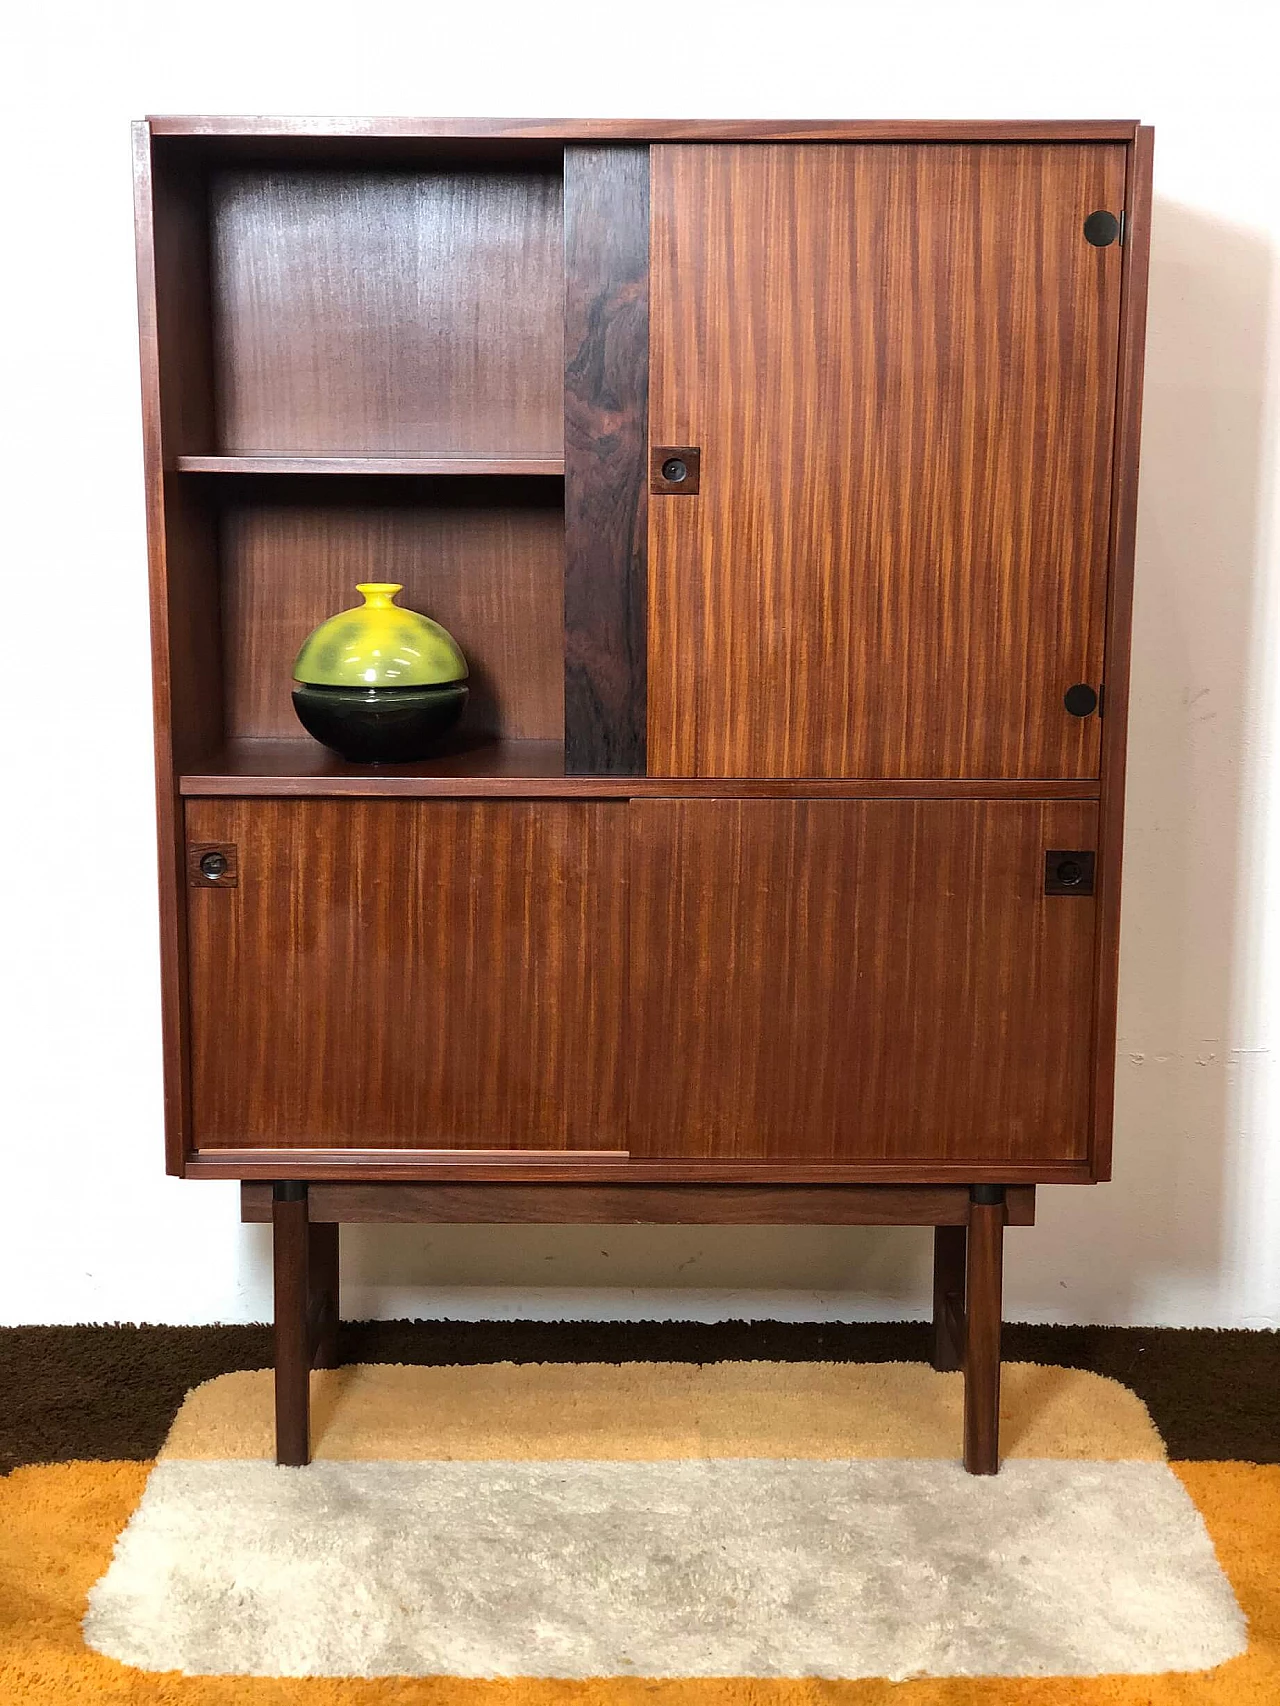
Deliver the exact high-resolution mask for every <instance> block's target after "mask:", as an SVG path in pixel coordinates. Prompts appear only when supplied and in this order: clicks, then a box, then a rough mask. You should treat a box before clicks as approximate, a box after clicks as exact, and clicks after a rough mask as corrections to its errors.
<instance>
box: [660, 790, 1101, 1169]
mask: <svg viewBox="0 0 1280 1706" xmlns="http://www.w3.org/2000/svg"><path fill="white" fill-rule="evenodd" d="M630 811H631V839H632V847H631V905H630V920H631V984H630V989H631V1015H630V1026H629V1030H630V1054H631V1058H632V1062H633V1079H632V1098H631V1121H630V1129H631V1143H630V1145H629V1147H630V1149H631V1153H632V1156H633V1157H635V1158H642V1157H643V1158H649V1159H654V1160H658V1159H666V1158H687V1157H696V1156H701V1157H708V1158H710V1157H715V1158H720V1159H729V1158H735V1159H749V1158H758V1159H770V1160H779V1161H781V1160H784V1159H791V1160H794V1161H800V1160H831V1161H847V1162H852V1161H855V1160H865V1161H873V1160H879V1161H885V1162H892V1161H913V1160H918V1161H921V1162H925V1161H932V1163H933V1164H934V1165H937V1164H938V1163H942V1162H965V1163H973V1162H984V1163H990V1164H992V1165H997V1164H1002V1163H1003V1164H1012V1163H1037V1164H1038V1163H1045V1162H1056V1163H1063V1162H1068V1163H1069V1162H1073V1161H1081V1160H1083V1159H1085V1158H1087V1155H1088V1145H1089V1116H1090V1095H1089V1093H1090V1084H1091V1078H1090V1072H1091V1064H1092V1049H1093V1034H1092V1001H1093V991H1092V970H1093V933H1094V903H1093V901H1092V900H1091V899H1088V898H1085V897H1081V896H1072V897H1070V898H1067V897H1046V896H1045V895H1044V894H1043V892H1042V888H1043V880H1044V852H1045V849H1046V848H1048V847H1079V848H1088V847H1091V846H1092V845H1093V841H1094V834H1095V826H1096V821H1097V808H1096V806H1093V805H1090V804H1086V803H1083V802H1081V803H1067V802H1062V803H1055V804H1034V803H1030V802H1027V803H1022V802H1003V801H1001V802H996V803H992V802H986V801H955V802H944V801H890V800H882V801H840V802H837V801H780V800H779V801H774V800H754V801H729V800H722V801H705V800H704V801H689V802H686V801H659V800H653V801H640V802H637V803H635V804H633V805H632V806H631V808H630Z"/></svg>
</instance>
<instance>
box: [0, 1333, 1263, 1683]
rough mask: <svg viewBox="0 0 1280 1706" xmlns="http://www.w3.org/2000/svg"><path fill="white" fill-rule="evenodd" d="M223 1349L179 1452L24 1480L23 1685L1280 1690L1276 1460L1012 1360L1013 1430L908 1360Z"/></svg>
mask: <svg viewBox="0 0 1280 1706" xmlns="http://www.w3.org/2000/svg"><path fill="white" fill-rule="evenodd" d="M313 1401H314V1423H313V1432H314V1438H315V1448H316V1462H315V1463H314V1464H313V1465H312V1466H311V1467H310V1468H309V1469H303V1470H294V1469H278V1468H277V1467H276V1466H275V1465H274V1464H272V1463H271V1462H270V1461H269V1453H270V1438H271V1431H270V1425H271V1382H270V1376H269V1374H268V1373H267V1372H266V1371H265V1370H263V1371H253V1372H239V1373H232V1374H227V1375H222V1376H219V1377H217V1378H215V1379H213V1380H211V1381H209V1382H206V1383H205V1384H203V1385H200V1386H198V1387H197V1388H195V1390H193V1391H192V1392H191V1393H190V1394H189V1396H188V1397H187V1399H186V1401H185V1402H184V1403H183V1405H182V1407H181V1409H180V1410H179V1412H178V1414H177V1417H176V1418H175V1420H174V1422H173V1425H172V1427H171V1429H170V1431H169V1435H168V1438H167V1439H166V1441H165V1443H164V1445H163V1447H162V1449H161V1451H160V1453H159V1457H158V1459H157V1461H156V1462H155V1463H154V1464H151V1465H147V1464H125V1463H99V1464H86V1463H68V1464H57V1465H47V1466H30V1467H24V1468H20V1469H18V1470H16V1471H15V1472H14V1473H13V1474H11V1475H10V1476H9V1477H8V1478H7V1479H6V1480H4V1481H0V1500H2V1501H3V1502H2V1508H0V1525H2V1530H3V1533H4V1535H5V1543H6V1545H5V1563H4V1565H3V1568H4V1572H5V1577H6V1578H7V1579H6V1580H5V1581H4V1582H3V1597H2V1599H0V1605H2V1607H3V1610H2V1612H0V1700H2V1701H3V1702H4V1703H5V1706H8V1703H9V1702H13V1703H14V1706H27V1702H36V1701H39V1702H51V1703H57V1702H59V1701H68V1702H71V1701H77V1702H78V1701H81V1700H84V1701H88V1700H102V1701H118V1702H128V1703H130V1706H134V1703H136V1706H143V1703H150V1702H155V1703H163V1706H169V1703H173V1706H178V1703H183V1706H187V1703H190V1706H206V1703H209V1706H241V1703H242V1702H262V1703H263V1706H266V1703H270V1706H277V1703H283V1702H285V1701H288V1702H291V1703H292V1702H300V1703H304V1706H306V1703H311V1702H314V1703H315V1706H390V1703H392V1702H394V1703H395V1706H401V1703H402V1702H405V1703H407V1702H410V1701H412V1702H414V1703H426V1706H588V1703H595V1702H602V1703H603V1702H606V1701H607V1702H618V1703H619V1706H638V1703H639V1702H641V1701H643V1702H645V1703H646V1706H676V1703H677V1702H679V1703H680V1706H728V1703H729V1702H731V1701H732V1702H734V1703H742V1706H766V1703H767V1706H801V1703H803V1706H811V1703H812V1706H817V1703H819V1702H821V1703H822V1706H846V1703H847V1706H862V1703H864V1702H865V1703H870V1702H877V1703H879V1702H885V1701H888V1700H893V1701H895V1702H896V1701H902V1702H904V1703H905V1706H917V1703H919V1706H925V1703H928V1706H935V1703H937V1706H942V1703H944V1702H945V1703H946V1706H969V1703H970V1702H973V1703H975V1706H976V1703H979V1702H981V1703H983V1706H986V1703H995V1702H1001V1703H1005V1702H1008V1703H1010V1706H1015V1703H1016V1706H1059V1703H1062V1706H1065V1703H1069V1702H1070V1703H1075V1702H1079V1703H1081V1706H1095V1703H1096V1706H1101V1703H1103V1702H1107V1703H1116V1706H1119V1703H1121V1702H1123V1703H1126V1706H1130V1703H1132V1706H1138V1703H1139V1702H1141V1703H1142V1706H1191V1703H1198V1702H1202V1701H1203V1702H1213V1703H1222V1706H1236V1703H1237V1702H1250V1703H1252V1702H1257V1703H1259V1706H1261V1703H1263V1702H1267V1703H1268V1706H1274V1703H1275V1702H1280V1570H1278V1569H1277V1566H1278V1565H1280V1468H1277V1467H1275V1466H1256V1465H1247V1464H1239V1463H1185V1462H1184V1463H1177V1464H1172V1465H1171V1464H1170V1463H1169V1462H1168V1461H1167V1460H1166V1457H1165V1451H1164V1447H1163V1443H1162V1441H1161V1438H1160V1435H1159V1433H1158V1432H1157V1430H1156V1428H1155V1426H1154V1425H1153V1422H1152V1420H1151V1417H1150V1414H1149V1413H1148V1411H1147V1409H1146V1406H1145V1405H1144V1404H1143V1403H1142V1402H1141V1400H1140V1399H1138V1398H1137V1397H1136V1396H1135V1394H1134V1393H1133V1392H1131V1391H1130V1390H1128V1389H1127V1388H1125V1387H1123V1386H1121V1385H1120V1384H1118V1383H1117V1382H1116V1381H1114V1380H1109V1379H1106V1378H1104V1377H1102V1376H1099V1375H1096V1374H1091V1373H1087V1372H1083V1371H1080V1370H1070V1369H1057V1368H1045V1367H1037V1366H1035V1365H1031V1364H1014V1365H1011V1366H1008V1367H1007V1368H1006V1380H1005V1405H1004V1408H1005V1415H1004V1422H1003V1425H1004V1434H1005V1447H1006V1461H1005V1465H1004V1467H1003V1469H1002V1471H1001V1473H1000V1475H999V1476H998V1477H995V1478H993V1479H981V1480H979V1479H973V1478H970V1477H968V1476H965V1475H964V1474H963V1472H962V1471H961V1470H960V1468H959V1466H958V1464H957V1463H956V1462H955V1456H954V1454H955V1451H956V1446H957V1442H958V1439H959V1429H960V1378H959V1376H956V1375H939V1374H935V1373H934V1372H933V1371H932V1370H930V1369H928V1368H927V1367H925V1366H924V1365H922V1364H915V1363H879V1364H856V1363H794V1362H793V1363H778V1362H756V1363H746V1362H737V1363H714V1364H707V1365H704V1366H698V1365H694V1364H687V1363H685V1364H681V1363H648V1364H645V1363H623V1364H606V1363H561V1364H512V1363H500V1364H489V1365H484V1364H481V1365H473V1366H455V1367H421V1366H420V1367H403V1366H357V1367H350V1368H343V1369H338V1370H334V1371H331V1372H326V1373H322V1374H317V1375H315V1376H314V1377H313Z"/></svg>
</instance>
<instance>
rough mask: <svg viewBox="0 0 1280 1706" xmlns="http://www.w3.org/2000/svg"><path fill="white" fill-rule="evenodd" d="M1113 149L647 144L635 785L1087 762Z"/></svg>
mask: <svg viewBox="0 0 1280 1706" xmlns="http://www.w3.org/2000/svg"><path fill="white" fill-rule="evenodd" d="M1125 156H1126V149H1125V147H1124V146H1123V145H1121V144H1104V143H1098V144H1075V143H1062V144H1054V145H1052V146H1050V145H1043V144H1041V145H1025V144H1017V143H1007V144H1002V145H998V146H997V145H991V144H979V143H972V144H942V143H935V144H929V145H920V144H891V143H876V144H854V145H846V146H840V145H832V144H826V143H817V144H805V145H800V146H795V145H781V146H779V145H772V144H755V145H746V146H744V145H732V144H730V145H718V144H711V145H696V144H695V145H682V144H672V145H666V144H663V145H659V146H656V147H655V148H654V150H653V179H652V202H653V206H652V221H651V242H652V249H653V265H652V282H651V290H652V330H651V359H652V376H651V382H652V398H651V438H652V439H653V440H654V442H657V443H670V444H697V445H700V446H701V447H702V453H703V454H702V490H701V495H700V496H699V497H697V498H677V499H672V498H653V499H652V500H651V502H650V510H649V513H650V528H649V543H650V562H649V585H650V591H649V658H650V673H649V756H650V767H651V769H652V770H653V771H654V772H655V773H656V774H668V775H673V776H692V775H704V776H735V775H757V776H765V775H767V776H803V775H810V776H841V775H844V776H861V777H867V778H878V777H901V778H910V777H939V778H963V777H979V776H985V777H1015V776H1038V777H1055V778H1056V777H1078V776H1093V775H1096V774H1097V769H1098V756H1099V733H1098V723H1097V719H1096V718H1092V719H1078V718H1073V717H1071V716H1070V715H1068V714H1067V713H1066V711H1065V710H1064V707H1063V704H1062V695H1063V692H1064V690H1065V689H1066V688H1067V687H1068V686H1070V685H1071V684H1072V683H1074V682H1077V681H1087V682H1092V683H1095V684H1096V683H1097V682H1098V681H1099V680H1100V677H1101V669H1102V656H1103V628H1104V616H1105V602H1106V578H1107V550H1108V536H1109V523H1110V503H1111V492H1110V471H1111V451H1112V423H1113V418H1114V399H1115V379H1116V350H1117V333H1118V324H1119V321H1118V315H1119V296H1120V265H1121V262H1120V253H1119V250H1118V248H1116V247H1112V248H1109V249H1097V248H1093V247H1092V246H1091V245H1090V244H1089V243H1087V242H1086V241H1085V239H1084V237H1083V234H1082V230H1081V225H1082V221H1083V219H1084V218H1085V216H1086V215H1087V214H1088V213H1089V212H1091V211H1092V210H1093V209H1095V208H1098V207H1109V208H1112V209H1119V207H1120V206H1121V205H1122V202H1123V195H1124V186H1125Z"/></svg>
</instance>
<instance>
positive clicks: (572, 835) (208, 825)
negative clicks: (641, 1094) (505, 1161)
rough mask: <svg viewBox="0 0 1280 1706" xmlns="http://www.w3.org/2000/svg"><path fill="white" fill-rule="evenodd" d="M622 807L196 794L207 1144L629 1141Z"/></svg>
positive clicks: (465, 1145)
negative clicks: (230, 859) (229, 884)
mask: <svg viewBox="0 0 1280 1706" xmlns="http://www.w3.org/2000/svg"><path fill="white" fill-rule="evenodd" d="M627 809H628V808H627V806H626V804H625V803H624V802H616V803H591V804H579V803H543V802H524V801H512V802H499V803H474V802H469V801H440V802H418V801H354V800H341V801H339V800H332V801H309V800H296V801H295V800H289V801H284V800H255V801H244V800H240V801H215V800H193V801H189V802H188V805H187V832H188V836H189V838H190V840H191V841H193V842H200V843H205V842H208V843H215V844H230V845H232V846H234V847H235V849H236V886H235V887H234V888H224V889H219V888H210V887H198V888H193V889H192V890H191V891H190V913H191V1008H192V1038H193V1099H194V1109H195V1114H194V1122H195V1129H196V1133H197V1136H198V1141H199V1147H200V1149H201V1150H202V1152H205V1153H208V1152H209V1151H211V1150H216V1149H218V1148H228V1147H229V1148H233V1149H251V1148H253V1147H254V1146H266V1147H270V1148H288V1147H303V1148H306V1147H315V1146H321V1147H327V1148H334V1147H342V1146H350V1147H354V1148H359V1149H365V1150H368V1149H382V1148H392V1149H396V1148H444V1149H471V1148H479V1149H490V1150H492V1149H503V1148H514V1149H522V1150H529V1149H548V1150H566V1149H589V1150H600V1149H620V1148H624V1147H625V1138H624V1133H623V1111H622V1106H621V1076H620V1057H619V1049H620V1047H621V1040H622V1039H621V1032H622V1023H621V1011H622V1009H621V1002H622V998H623V991H624V982H625V978H624V968H625V953H626V941H625V906H626V893H625V885H626V812H627Z"/></svg>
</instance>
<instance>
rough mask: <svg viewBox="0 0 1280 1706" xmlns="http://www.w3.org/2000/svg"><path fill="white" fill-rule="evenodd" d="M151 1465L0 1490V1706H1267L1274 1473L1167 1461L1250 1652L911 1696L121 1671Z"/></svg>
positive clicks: (830, 1686) (898, 1688) (1278, 1644)
mask: <svg viewBox="0 0 1280 1706" xmlns="http://www.w3.org/2000/svg"><path fill="white" fill-rule="evenodd" d="M149 1467H150V1466H149V1465H148V1464H144V1463H60V1464H52V1465H48V1466H42V1467H35V1468H27V1469H18V1470H15V1471H14V1473H13V1474H12V1475H10V1476H8V1477H6V1478H5V1479H4V1480H0V1535H2V1536H3V1541H2V1542H0V1702H3V1706H61V1703H62V1702H74V1703H77V1706H78V1703H80V1702H89V1701H99V1702H104V1703H107V1706H286V1703H287V1706H410V1703H411V1706H597V1703H599V1706H604V1703H606V1702H607V1703H608V1706H882V1703H884V1702H890V1701H892V1702H893V1703H894V1706H1277V1703H1278V1702H1280V1465H1274V1466H1269V1467H1257V1466H1255V1465H1252V1464H1246V1463H1178V1464H1175V1465H1174V1466H1173V1467H1174V1469H1175V1470H1176V1472H1177V1474H1178V1475H1179V1476H1180V1477H1181V1479H1182V1481H1183V1483H1184V1484H1185V1486H1186V1488H1187V1490H1188V1492H1189V1493H1190V1494H1191V1497H1192V1498H1193V1499H1194V1500H1195V1502H1196V1504H1197V1505H1198V1506H1199V1507H1200V1509H1201V1511H1202V1512H1203V1513H1204V1518H1205V1521H1206V1523H1207V1524H1208V1528H1209V1532H1210V1534H1211V1535H1212V1537H1213V1541H1214V1544H1215V1546H1216V1547H1217V1549H1218V1556H1219V1558H1220V1560H1221V1562H1222V1565H1223V1568H1224V1569H1225V1570H1226V1572H1227V1574H1228V1576H1229V1577H1230V1578H1231V1582H1232V1585H1233V1587H1234V1588H1235V1590H1236V1593H1237V1595H1238V1597H1239V1600H1240V1603H1241V1605H1242V1606H1243V1608H1244V1610H1245V1613H1246V1615H1247V1616H1248V1618H1249V1624H1250V1644H1249V1650H1248V1652H1247V1653H1246V1654H1245V1655H1244V1656H1243V1657H1242V1658H1239V1659H1234V1660H1232V1661H1231V1663H1229V1664H1225V1665H1221V1666H1219V1667H1218V1668H1217V1669H1216V1670H1212V1671H1204V1672H1200V1673H1196V1674H1184V1675H1177V1674H1168V1675H1164V1676H1154V1677H1152V1676H1143V1677H1097V1678H1084V1679H1081V1678H1070V1679H1063V1680H1056V1679H1053V1678H1049V1679H1039V1678H1036V1679H1028V1680H1027V1681H1025V1682H1020V1681H1018V1680H1017V1679H1016V1678H1008V1677H993V1678H991V1679H989V1680H985V1679H976V1680H969V1679H963V1678H943V1679H936V1680H929V1681H922V1682H904V1683H890V1682H881V1681H876V1680H872V1681H857V1682H820V1681H797V1682H777V1681H760V1680H755V1679H752V1678H749V1677H743V1678H728V1679H725V1680H722V1681H708V1680H705V1679H699V1680H696V1681H689V1682H680V1681H646V1680H645V1679H644V1678H618V1679H613V1678H603V1679H600V1680H592V1681H587V1682H563V1681H543V1680H524V1679H520V1678H516V1679H509V1680H503V1681H500V1682H476V1681H471V1680H463V1679H458V1678H451V1677H439V1678H427V1679H423V1678H405V1679H403V1680H400V1679H396V1678H385V1677H384V1678H378V1679H375V1680H370V1681H362V1680H358V1679H348V1678H343V1679H329V1678H304V1679H298V1678H292V1677H289V1678H284V1677H282V1678H280V1679H279V1680H276V1679H274V1678H269V1677H266V1678H264V1677H184V1676H180V1675H179V1674H177V1673H176V1672H166V1673H164V1674H162V1675H156V1674H153V1673H150V1672H144V1671H136V1670H130V1669H128V1668H127V1667H126V1666H124V1665H120V1664H117V1663H115V1662H114V1661H113V1660H110V1659H104V1658H102V1657H100V1656H99V1655H98V1654H96V1653H92V1652H90V1651H89V1650H88V1649H87V1648H86V1647H85V1646H84V1643H83V1641H82V1640H81V1636H80V1618H81V1616H82V1615H83V1612H84V1604H85V1596H86V1594H87V1593H88V1591H89V1589H90V1587H91V1586H92V1585H93V1583H94V1582H95V1581H96V1580H97V1579H98V1577H99V1576H100V1575H101V1574H102V1572H103V1571H104V1570H105V1568H106V1566H107V1563H108V1561H109V1559H110V1556H111V1549H112V1547H113V1546H114V1544H115V1539H116V1536H117V1535H118V1534H119V1533H120V1531H121V1529H122V1528H123V1527H124V1525H125V1523H126V1522H127V1521H128V1519H129V1517H130V1515H131V1514H132V1512H133V1509H134V1507H135V1506H136V1504H137V1502H138V1499H139V1498H140V1497H141V1494H142V1490H143V1486H144V1484H145V1482H146V1478H147V1472H148V1469H149Z"/></svg>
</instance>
